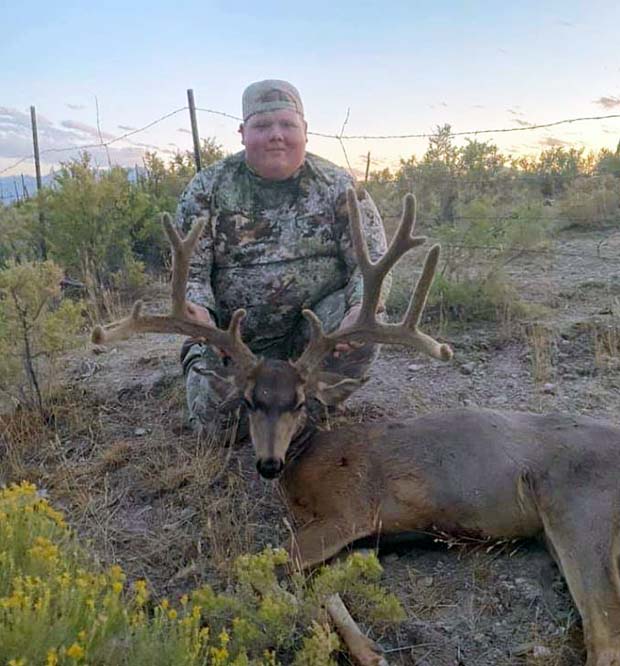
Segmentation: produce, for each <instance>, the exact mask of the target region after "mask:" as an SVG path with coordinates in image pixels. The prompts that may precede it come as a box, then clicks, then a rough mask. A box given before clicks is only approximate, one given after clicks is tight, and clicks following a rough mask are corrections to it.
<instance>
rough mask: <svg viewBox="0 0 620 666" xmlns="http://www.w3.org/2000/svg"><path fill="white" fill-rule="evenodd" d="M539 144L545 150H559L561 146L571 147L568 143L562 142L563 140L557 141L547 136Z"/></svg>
mask: <svg viewBox="0 0 620 666" xmlns="http://www.w3.org/2000/svg"><path fill="white" fill-rule="evenodd" d="M538 143H539V144H540V145H541V146H544V147H545V148H558V147H559V146H570V145H571V144H570V143H569V142H568V141H562V139H556V138H554V137H552V136H546V137H545V138H544V139H541V140H540V141H539V142H538Z"/></svg>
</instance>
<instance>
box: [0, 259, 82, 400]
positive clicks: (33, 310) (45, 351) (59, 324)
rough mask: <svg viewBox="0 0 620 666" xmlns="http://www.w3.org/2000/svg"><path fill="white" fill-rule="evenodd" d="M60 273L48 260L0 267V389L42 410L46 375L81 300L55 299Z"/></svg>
mask: <svg viewBox="0 0 620 666" xmlns="http://www.w3.org/2000/svg"><path fill="white" fill-rule="evenodd" d="M61 278H62V270H61V269H60V268H59V267H58V266H57V265H56V264H54V263H53V262H51V261H45V262H40V263H23V264H11V265H9V266H8V268H5V269H4V270H0V390H1V391H3V392H4V393H7V394H9V395H11V397H13V399H15V400H17V402H19V403H22V404H26V405H28V406H31V407H33V406H34V407H36V408H38V409H39V410H40V412H41V413H43V412H44V409H43V401H44V394H45V389H46V384H45V376H49V374H50V372H49V371H50V370H52V369H53V365H54V362H55V361H56V360H57V359H58V356H59V354H60V353H61V352H63V351H65V350H67V349H70V348H71V347H73V346H74V345H75V335H76V333H77V331H78V330H79V328H80V326H81V322H82V315H81V310H82V309H81V305H80V303H75V302H73V301H70V300H67V299H64V300H60V280H61ZM44 370H47V372H44Z"/></svg>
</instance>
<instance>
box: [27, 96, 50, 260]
mask: <svg viewBox="0 0 620 666" xmlns="http://www.w3.org/2000/svg"><path fill="white" fill-rule="evenodd" d="M30 122H31V124H32V145H33V147H34V169H35V173H36V175H37V194H38V195H39V196H38V205H39V233H40V238H39V252H40V254H41V259H42V260H43V261H45V260H46V259H47V244H46V242H45V217H44V215H43V209H42V198H41V190H42V189H43V181H42V179H41V160H40V158H39V135H38V133H37V113H36V111H35V108H34V106H31V107H30Z"/></svg>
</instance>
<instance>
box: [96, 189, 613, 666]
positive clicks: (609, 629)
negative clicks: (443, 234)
mask: <svg viewBox="0 0 620 666" xmlns="http://www.w3.org/2000/svg"><path fill="white" fill-rule="evenodd" d="M348 206H349V214H350V220H351V235H352V238H353V242H354V246H355V250H356V254H357V257H358V262H359V266H360V270H361V272H362V275H363V279H364V296H363V303H362V307H361V311H360V315H359V318H358V320H357V322H356V323H355V324H353V325H352V326H351V327H349V328H347V329H346V330H341V331H338V332H336V333H333V334H329V335H325V334H324V332H323V330H322V327H321V324H320V322H319V321H318V319H317V317H316V316H315V315H314V314H313V313H312V312H310V311H304V313H303V314H304V316H305V317H306V319H307V320H308V322H309V323H310V326H311V331H312V335H311V339H310V342H309V344H308V346H307V348H306V349H305V351H304V352H303V354H302V355H301V357H300V358H299V359H298V360H296V361H295V362H286V361H274V360H260V359H257V358H256V357H255V356H254V355H253V353H252V352H251V351H250V349H249V348H248V347H247V346H246V345H245V344H244V343H243V341H242V339H241V335H240V326H241V322H242V320H243V317H244V312H243V310H238V311H237V312H235V313H234V315H233V316H232V319H231V322H230V325H229V327H228V329H227V330H220V329H217V328H212V327H205V326H203V325H200V324H197V323H195V322H192V321H190V320H187V319H184V316H183V313H184V303H185V283H186V280H187V272H188V263H189V256H190V255H191V252H192V250H193V247H194V245H195V244H196V242H197V240H198V237H199V236H200V233H201V231H202V228H203V224H204V222H197V223H196V224H195V225H194V227H193V228H192V231H191V232H190V234H189V235H188V237H187V238H186V239H181V238H180V237H179V236H178V234H177V232H176V230H175V229H174V228H173V226H172V223H171V221H170V219H169V218H166V219H164V225H165V228H166V232H167V234H168V237H169V239H170V242H171V245H172V247H173V250H174V262H173V278H172V292H173V297H172V300H173V307H172V313H171V314H170V315H169V316H148V315H143V314H142V312H141V304H140V303H136V304H135V305H134V308H133V311H132V314H131V315H130V316H129V317H127V318H126V319H124V320H121V321H119V322H117V323H114V324H111V325H109V326H108V327H106V328H101V327H97V328H96V329H95V330H94V332H93V340H94V341H95V342H97V343H103V342H106V341H110V340H114V339H119V338H122V337H126V336H128V335H130V334H131V333H134V332H162V333H163V332H166V333H170V332H173V333H180V334H184V335H190V336H193V337H198V336H200V337H203V338H204V339H205V340H206V341H207V342H208V343H209V344H212V345H214V346H216V347H219V348H221V349H223V350H225V351H226V353H227V354H228V355H229V356H230V357H231V358H232V359H233V372H232V374H231V376H230V377H227V378H226V379H227V380H228V381H230V383H231V390H232V391H233V392H236V394H237V395H238V396H239V398H240V400H242V401H243V403H244V404H245V406H246V408H247V410H248V413H249V421H250V433H251V437H252V441H253V444H254V447H255V450H256V456H257V467H258V470H259V472H260V473H261V474H262V475H263V476H264V477H266V478H276V477H279V482H280V485H281V488H282V489H283V491H284V495H285V498H286V501H287V503H288V505H289V507H290V510H291V512H292V514H293V516H294V518H295V520H296V522H297V523H298V525H299V528H298V529H297V531H296V534H295V537H294V538H293V539H291V541H290V543H289V544H288V550H289V552H290V553H291V554H292V556H293V557H294V558H295V559H296V560H297V561H298V562H299V564H300V566H301V567H302V568H307V567H311V566H313V565H315V564H317V563H320V562H323V561H325V560H327V559H329V558H330V557H332V556H334V555H336V554H337V553H338V552H339V551H340V550H341V549H343V548H344V547H345V546H347V545H349V544H350V543H352V542H353V541H355V540H356V539H359V538H362V537H365V536H369V535H374V534H378V533H381V534H390V533H399V532H406V531H414V530H422V531H425V532H433V531H440V532H448V533H456V534H459V533H460V534H473V535H477V536H480V537H488V538H514V537H530V536H536V535H541V536H543V537H544V539H545V541H546V543H547V545H548V547H549V550H550V551H551V554H552V556H553V557H554V558H555V560H556V562H557V563H558V565H559V566H560V568H561V570H562V572H563V574H564V576H565V578H566V580H567V583H568V587H569V589H570V592H571V594H572V596H573V599H574V601H575V603H576V605H577V607H578V609H579V612H580V614H581V617H582V620H583V627H584V635H585V642H586V647H587V651H588V661H587V665H588V666H620V483H619V471H620V429H619V428H616V427H613V426H611V425H609V424H605V423H602V422H598V421H595V420H592V419H589V418H586V417H580V416H574V415H571V416H562V415H539V414H530V413H519V412H499V411H493V410H484V409H475V410H474V409H469V410H464V409H463V410H451V411H444V412H440V413H435V414H430V415H425V416H422V417H419V418H415V419H411V420H405V421H396V422H391V423H371V424H364V425H352V426H347V427H343V428H341V429H339V430H335V431H325V432H315V433H310V434H309V436H304V437H299V438H297V439H295V436H296V435H298V434H299V433H300V431H301V430H302V428H303V424H304V405H305V402H306V400H307V399H308V398H309V397H310V396H315V397H317V398H318V399H319V400H321V401H322V402H323V403H325V404H333V403H335V402H337V401H338V398H339V388H341V387H342V386H343V384H344V383H346V382H350V381H357V380H350V379H346V378H343V377H335V376H333V375H327V374H326V373H323V372H322V371H321V370H320V363H321V361H322V360H323V359H324V358H325V356H326V355H327V354H329V353H331V352H332V351H333V349H334V348H335V345H336V344H337V342H339V341H343V340H347V341H349V340H356V341H366V342H369V341H373V342H381V343H386V344H405V345H409V346H412V347H415V348H417V349H419V350H421V351H423V352H425V353H427V354H429V355H431V356H433V357H435V358H439V359H443V360H449V359H450V358H451V356H452V351H451V350H450V348H449V347H448V346H447V345H442V344H439V343H438V342H436V341H435V340H433V339H432V338H430V337H429V336H427V335H425V334H424V333H422V332H421V331H420V330H419V328H418V326H419V321H420V317H421V314H422V311H423V308H424V305H425V302H426V298H427V294H428V291H429V288H430V285H431V282H432V278H433V274H434V271H435V269H436V266H437V260H438V253H439V248H438V246H434V247H433V248H431V250H430V251H429V253H428V254H427V257H426V260H425V264H424V268H423V270H422V274H421V276H420V279H419V280H418V283H417V285H416V288H415V290H414V292H413V295H412V297H411V301H410V304H409V307H408V310H407V313H406V314H405V317H404V319H403V321H402V322H400V323H399V324H384V323H381V322H378V321H377V320H376V316H375V312H376V309H377V303H378V300H379V293H380V287H381V282H382V280H383V278H384V277H385V275H386V274H387V272H388V271H389V270H390V269H391V268H392V267H393V266H394V264H395V263H396V262H397V261H398V259H399V258H400V257H401V256H402V255H404V254H405V253H406V252H407V251H408V250H409V249H411V248H412V247H416V246H417V245H420V244H421V243H422V242H424V239H422V238H418V237H413V236H412V235H411V233H412V230H413V226H414V222H415V204H414V199H413V197H412V196H411V195H408V196H407V197H405V201H404V207H403V216H402V220H401V224H400V226H399V228H398V230H397V232H396V234H395V236H394V238H393V240H392V243H391V244H390V247H389V248H388V250H387V252H386V254H385V255H384V256H383V257H382V258H381V259H380V260H379V261H378V262H377V263H375V264H373V263H371V262H370V260H369V257H368V252H367V249H366V245H365V242H364V239H363V234H362V230H361V222H360V212H359V207H358V204H357V199H356V195H355V193H354V191H353V190H351V191H349V193H348ZM291 443H292V444H291Z"/></svg>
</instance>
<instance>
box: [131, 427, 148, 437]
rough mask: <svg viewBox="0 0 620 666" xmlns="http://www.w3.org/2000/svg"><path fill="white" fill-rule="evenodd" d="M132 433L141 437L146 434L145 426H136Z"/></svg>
mask: <svg viewBox="0 0 620 666" xmlns="http://www.w3.org/2000/svg"><path fill="white" fill-rule="evenodd" d="M133 434H134V435H135V436H136V437H143V436H144V435H146V428H136V429H135V430H134V431H133Z"/></svg>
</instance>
